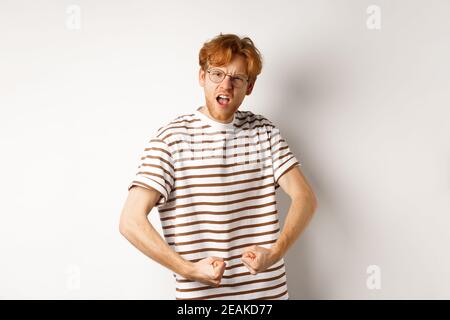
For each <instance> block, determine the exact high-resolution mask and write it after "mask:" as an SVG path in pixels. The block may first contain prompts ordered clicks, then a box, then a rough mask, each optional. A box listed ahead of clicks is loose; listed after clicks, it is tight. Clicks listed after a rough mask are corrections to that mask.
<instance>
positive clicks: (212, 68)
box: [210, 67, 248, 76]
mask: <svg viewBox="0 0 450 320" xmlns="http://www.w3.org/2000/svg"><path fill="white" fill-rule="evenodd" d="M210 69H211V70H214V69H219V70H221V71H223V72H225V73H228V72H226V71H225V70H222V69H220V67H211V68H210ZM232 75H233V76H237V75H240V76H248V75H247V74H246V73H245V72H242V73H240V72H238V73H232Z"/></svg>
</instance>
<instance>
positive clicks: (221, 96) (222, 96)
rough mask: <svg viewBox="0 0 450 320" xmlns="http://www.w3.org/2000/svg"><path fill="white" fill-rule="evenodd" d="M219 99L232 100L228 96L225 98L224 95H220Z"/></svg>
mask: <svg viewBox="0 0 450 320" xmlns="http://www.w3.org/2000/svg"><path fill="white" fill-rule="evenodd" d="M219 98H222V99H230V98H229V97H228V96H224V95H222V94H221V95H219Z"/></svg>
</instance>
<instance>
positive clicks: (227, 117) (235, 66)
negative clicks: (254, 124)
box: [199, 55, 254, 122]
mask: <svg viewBox="0 0 450 320" xmlns="http://www.w3.org/2000/svg"><path fill="white" fill-rule="evenodd" d="M217 69H219V70H222V71H223V72H225V73H226V74H228V75H232V76H234V77H238V76H243V77H244V78H245V79H248V74H247V70H246V69H247V64H246V62H245V58H244V57H243V56H241V55H236V56H234V57H233V59H232V60H231V61H230V63H229V64H228V65H226V66H221V67H216V66H210V67H209V68H208V70H217ZM199 83H200V86H202V87H203V89H204V91H205V100H206V107H207V108H208V112H209V114H210V115H211V116H212V117H213V118H214V119H216V120H217V121H220V122H230V121H231V119H232V118H233V115H234V113H235V112H236V110H237V109H238V108H239V106H240V105H241V103H242V101H243V100H244V98H245V96H246V95H249V94H250V93H251V92H252V90H253V86H254V83H249V82H248V81H245V82H244V85H243V86H242V87H241V88H237V87H236V86H235V85H233V81H232V79H231V77H230V76H226V77H225V78H224V79H223V80H222V81H221V82H219V83H215V82H213V81H212V80H211V79H210V74H209V73H208V72H205V71H203V70H202V69H201V68H200V72H199ZM219 95H226V96H228V98H229V100H228V102H227V100H226V99H225V100H221V99H218V97H219ZM219 101H220V102H227V103H220V102H219Z"/></svg>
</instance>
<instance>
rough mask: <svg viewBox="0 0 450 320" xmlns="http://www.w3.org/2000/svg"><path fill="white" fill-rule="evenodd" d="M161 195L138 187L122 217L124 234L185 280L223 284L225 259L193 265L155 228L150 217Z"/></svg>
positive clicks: (135, 187) (129, 197)
mask: <svg viewBox="0 0 450 320" xmlns="http://www.w3.org/2000/svg"><path fill="white" fill-rule="evenodd" d="M160 196H161V194H160V193H159V192H158V191H156V190H154V189H151V190H150V189H146V188H143V187H139V186H134V187H132V188H131V189H130V191H129V193H128V198H127V200H126V202H125V205H124V207H123V209H122V214H121V216H120V223H119V231H120V233H121V234H122V235H123V236H124V237H125V238H126V239H127V240H128V241H130V242H131V244H133V245H134V246H135V247H136V248H137V249H139V250H140V251H141V252H142V253H144V254H145V255H146V256H148V257H150V258H151V259H153V260H154V261H156V262H158V263H159V264H161V265H163V266H165V267H166V268H169V269H170V270H172V271H173V272H175V273H178V274H179V275H181V276H183V277H184V278H187V279H191V280H197V281H200V282H203V283H205V284H208V285H213V286H217V285H218V284H220V281H221V278H222V275H223V272H224V270H225V263H224V262H223V259H221V258H216V257H209V258H207V259H203V260H200V261H198V262H196V263H192V262H190V261H187V260H185V259H183V258H182V257H181V256H180V255H179V254H178V253H177V252H175V251H174V250H173V249H172V248H171V247H170V246H169V245H168V244H167V242H166V241H164V239H163V238H162V237H161V236H160V235H159V233H158V232H157V231H156V230H155V228H153V226H152V225H151V223H150V222H149V220H148V218H147V216H148V214H149V212H150V211H151V210H152V208H153V207H154V206H155V204H156V202H157V201H158V200H159V198H160Z"/></svg>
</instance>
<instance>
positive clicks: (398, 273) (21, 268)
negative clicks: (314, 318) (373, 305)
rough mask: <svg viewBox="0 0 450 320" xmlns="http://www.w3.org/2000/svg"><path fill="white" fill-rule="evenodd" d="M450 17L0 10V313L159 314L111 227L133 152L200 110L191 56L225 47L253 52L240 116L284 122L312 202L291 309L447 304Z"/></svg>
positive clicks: (427, 6) (162, 272)
mask: <svg viewBox="0 0 450 320" xmlns="http://www.w3.org/2000/svg"><path fill="white" fill-rule="evenodd" d="M370 5H377V6H379V8H380V10H381V20H380V22H381V25H380V26H381V29H370V28H368V26H367V20H368V19H369V18H370V17H371V14H369V13H367V11H366V10H367V8H368V7H369V6H370ZM71 6H75V7H71ZM73 8H79V9H80V12H79V13H80V15H79V16H78V15H77V13H76V10H75V11H74V10H73ZM449 9H450V2H449V1H445V0H442V1H438V0H432V1H406V0H396V1H361V0H347V1H335V0H329V1H325V0H321V1H317V0H315V1H312V0H311V1H287V0H278V1H273V2H269V1H256V0H254V1H237V0H234V1H226V2H223V1H211V0H208V1H181V0H180V1H153V2H152V1H126V2H125V1H105V0H103V1H30V0H29V1H4V0H2V1H0V112H1V113H0V148H1V157H0V164H1V165H0V197H1V201H0V298H19V299H25V298H26V299H29V298H31V299H35V298H39V299H48V298H56V299H80V298H86V299H106V298H112V299H116V298H123V299H131V298H137V299H163V298H164V299H173V297H174V292H173V290H174V287H173V285H174V284H173V277H172V274H171V272H170V271H169V270H167V269H164V268H163V267H161V266H160V265H158V264H157V263H155V262H153V261H152V260H150V259H149V258H147V257H145V256H144V255H143V254H141V253H140V252H139V251H137V250H136V249H135V248H134V247H132V246H131V244H129V243H128V242H127V241H126V239H125V238H123V237H122V236H121V235H120V233H119V231H118V219H119V216H120V211H121V209H122V206H123V203H124V201H125V199H126V196H127V187H128V185H129V183H130V181H131V179H132V178H133V176H134V174H135V173H136V169H137V165H138V160H139V157H140V155H141V152H142V151H143V148H144V145H145V143H146V141H147V139H148V138H149V137H150V136H151V135H152V134H153V133H154V132H155V131H156V130H157V129H158V128H160V127H161V126H162V125H164V124H167V123H168V122H169V121H171V120H172V119H173V118H175V117H177V116H178V115H181V114H188V113H192V112H193V111H194V110H195V109H196V108H197V107H198V106H200V105H202V104H203V103H204V97H203V91H202V89H201V88H200V86H199V85H198V80H197V77H198V68H199V66H198V51H199V50H200V48H201V46H202V44H203V42H205V41H207V40H209V39H211V38H212V37H214V36H215V35H217V34H218V33H220V32H223V33H236V34H238V35H240V36H250V37H251V38H252V39H253V40H254V42H255V44H256V46H257V47H258V48H259V49H260V51H261V52H262V54H263V58H264V67H263V71H262V74H261V75H260V77H259V78H258V80H257V82H256V85H255V90H254V91H253V93H252V95H251V96H248V97H247V98H246V99H245V100H244V102H243V104H242V106H241V107H240V110H251V111H253V112H254V113H259V114H263V115H265V116H266V117H267V118H269V119H271V120H272V121H273V122H274V123H275V124H276V125H277V126H279V128H280V129H281V131H282V133H283V135H284V137H285V138H286V140H287V141H288V143H289V145H290V146H291V149H292V151H293V152H294V153H295V154H296V156H297V157H298V159H299V160H300V161H301V162H302V164H303V167H302V170H303V172H304V174H305V175H306V177H307V178H308V180H309V181H310V183H311V185H312V187H313V189H314V191H315V192H316V195H317V198H318V202H319V208H318V210H317V212H316V215H315V217H314V219H313V220H312V222H311V224H310V225H309V227H308V229H307V230H306V231H305V233H304V234H302V236H301V237H300V238H299V240H298V241H297V242H296V244H295V245H294V246H293V247H292V248H291V249H290V251H289V253H288V256H287V258H286V261H287V277H288V287H289V291H290V296H291V298H292V299H393V298H400V299H405V298H412V299H416V298H447V299H448V298H450V285H449V284H450V257H449V243H450V232H449V226H450V216H449V213H450V143H449V137H450V125H449V123H450V111H449V110H450V109H449V108H450V103H449V102H450V90H449V85H450V59H449V54H450V41H449V39H450V20H449V19H448V17H449ZM78 18H79V20H77V19H78ZM77 21H78V22H77ZM77 23H79V26H80V29H76V26H77ZM74 26H75V29H74ZM278 200H279V211H280V213H282V215H283V216H285V215H286V213H287V210H288V208H289V198H288V197H287V196H286V195H285V194H284V193H283V191H282V189H281V188H280V189H278ZM150 216H151V221H152V222H153V223H154V224H155V225H156V226H157V228H158V230H161V229H160V224H159V218H158V212H157V210H156V209H154V210H153V211H152V212H151V214H150ZM371 265H376V266H378V267H379V270H380V271H381V274H380V276H381V278H380V279H381V288H380V289H370V288H369V287H368V286H367V280H368V278H370V277H371V275H370V274H368V273H367V268H368V267H369V266H371Z"/></svg>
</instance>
